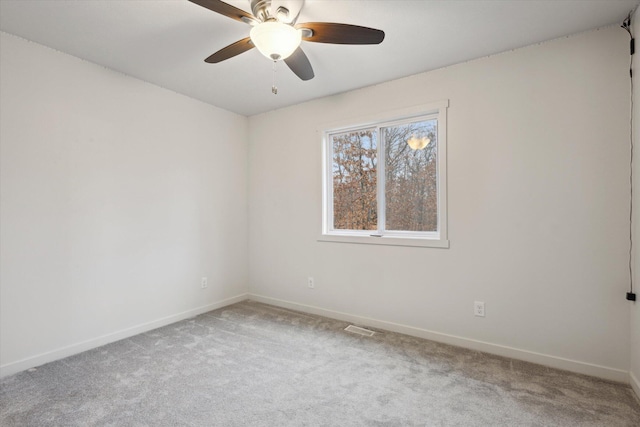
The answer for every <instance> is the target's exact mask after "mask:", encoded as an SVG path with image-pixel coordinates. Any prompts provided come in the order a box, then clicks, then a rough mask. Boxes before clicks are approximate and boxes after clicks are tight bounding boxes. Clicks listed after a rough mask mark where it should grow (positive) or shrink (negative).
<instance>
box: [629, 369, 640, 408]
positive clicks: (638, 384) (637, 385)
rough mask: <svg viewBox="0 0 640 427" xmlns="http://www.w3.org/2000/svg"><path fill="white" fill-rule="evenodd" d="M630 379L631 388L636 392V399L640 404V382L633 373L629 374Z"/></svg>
mask: <svg viewBox="0 0 640 427" xmlns="http://www.w3.org/2000/svg"><path fill="white" fill-rule="evenodd" d="M629 377H630V378H629V383H630V384H631V388H632V389H633V391H635V392H636V397H637V398H638V402H640V380H638V378H637V377H636V376H635V375H634V374H633V371H631V372H629Z"/></svg>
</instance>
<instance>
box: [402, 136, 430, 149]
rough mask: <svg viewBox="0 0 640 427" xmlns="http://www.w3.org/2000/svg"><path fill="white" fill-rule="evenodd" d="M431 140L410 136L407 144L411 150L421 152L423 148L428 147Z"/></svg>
mask: <svg viewBox="0 0 640 427" xmlns="http://www.w3.org/2000/svg"><path fill="white" fill-rule="evenodd" d="M430 142H431V140H430V139H429V138H416V137H415V136H412V137H411V138H409V139H408V140H407V144H409V147H411V149H412V150H422V149H423V148H424V147H426V146H427V145H429V143H430Z"/></svg>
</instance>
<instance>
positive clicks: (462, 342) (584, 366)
mask: <svg viewBox="0 0 640 427" xmlns="http://www.w3.org/2000/svg"><path fill="white" fill-rule="evenodd" d="M249 299H251V300H254V301H258V302H262V303H265V304H271V305H275V306H278V307H283V308H288V309H291V310H297V311H302V312H305V313H310V314H316V315H319V316H324V317H329V318H333V319H338V320H342V321H345V322H350V323H355V324H358V325H360V326H368V327H373V328H378V329H383V330H387V331H392V332H399V333H401V334H406V335H411V336H414V337H418V338H425V339H428V340H432V341H437V342H441V343H445V344H451V345H455V346H458V347H464V348H468V349H471V350H477V351H482V352H485V353H491V354H495V355H498V356H503V357H508V358H511V359H518V360H523V361H526V362H531V363H536V364H539V365H544V366H548V367H551V368H556V369H562V370H565V371H571V372H576V373H579V374H584V375H590V376H594V377H598V378H604V379H606V380H610V381H616V382H621V383H625V384H629V383H630V372H629V371H625V370H622V369H616V368H610V367H607V366H601V365H595V364H592V363H587V362H581V361H578V360H572V359H565V358H563V357H557V356H551V355H548V354H542V353H536V352H533V351H528V350H521V349H517V348H513V347H508V346H504V345H499V344H492V343H488V342H484V341H478V340H474V339H470V338H464V337H459V336H455V335H449V334H444V333H440V332H435V331H429V330H426V329H422V328H416V327H413V326H407V325H401V324H398V323H393V322H387V321H384V320H377V319H372V318H369V317H363V316H356V315H352V314H348V313H342V312H339V311H333V310H327V309H324V308H320V307H314V306H310V305H306V304H299V303H296V302H291V301H284V300H280V299H277V298H270V297H265V296H262V295H256V294H252V293H250V294H249ZM632 386H633V384H632ZM637 386H638V383H637V380H636V385H635V387H637ZM636 390H637V389H636Z"/></svg>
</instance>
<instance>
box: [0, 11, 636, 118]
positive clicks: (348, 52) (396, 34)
mask: <svg viewBox="0 0 640 427" xmlns="http://www.w3.org/2000/svg"><path fill="white" fill-rule="evenodd" d="M639 2H640V0H442V1H436V0H423V1H403V0H387V1H385V0H376V1H372V0H369V1H365V0H348V1H340V0H306V2H304V3H303V2H302V1H299V0H298V1H296V0H274V1H273V4H274V5H276V6H277V5H279V4H284V5H286V6H288V7H289V8H290V9H292V10H295V9H299V8H300V7H301V6H302V10H301V12H300V18H299V19H298V22H318V21H322V22H340V23H349V24H355V25H362V26H367V27H373V28H378V29H381V30H384V31H385V33H386V38H385V40H384V41H383V42H382V44H380V45H373V46H346V45H328V44H321V43H310V42H303V44H302V47H303V49H304V51H305V53H306V54H307V56H308V57H309V60H310V62H311V64H312V66H313V68H314V70H315V74H316V76H315V78H314V79H313V80H310V81H307V82H303V81H301V80H299V79H298V78H297V77H296V76H295V75H294V74H293V73H292V72H291V71H290V70H289V69H288V68H287V67H286V65H285V64H283V63H279V64H278V67H277V77H276V78H277V86H278V87H279V93H278V95H273V94H272V93H271V83H272V71H271V68H272V64H271V62H270V61H269V60H268V59H266V58H265V57H263V56H262V55H261V54H260V53H259V52H258V51H257V50H256V49H253V50H251V51H249V52H246V53H243V54H241V55H239V56H236V57H234V58H231V59H229V60H227V61H224V62H222V63H219V64H207V63H205V62H204V58H206V57H208V56H209V55H210V54H212V53H213V52H215V51H217V50H218V49H221V48H222V47H224V46H226V45H228V44H231V43H233V42H235V41H236V40H238V39H241V38H243V37H247V36H248V34H249V29H250V28H251V27H249V26H248V25H246V24H243V23H241V22H238V21H235V20H232V19H229V18H227V17H225V16H222V15H219V14H216V13H214V12H211V11H209V10H207V9H205V8H203V7H200V6H198V5H196V4H193V3H190V2H189V1H187V0H0V30H2V31H5V32H7V33H11V34H15V35H18V36H20V37H23V38H25V39H28V40H32V41H35V42H37V43H40V44H43V45H46V46H49V47H52V48H54V49H57V50H60V51H62V52H66V53H69V54H71V55H74V56H77V57H80V58H83V59H86V60H88V61H91V62H94V63H96V64H100V65H103V66H105V67H108V68H111V69H113V70H117V71H120V72H122V73H125V74H128V75H131V76H134V77H137V78H139V79H142V80H145V81H147V82H150V83H153V84H156V85H158V86H161V87H164V88H168V89H171V90H173V91H175V92H178V93H182V94H184V95H187V96H190V97H192V98H196V99H199V100H202V101H204V102H207V103H209V104H213V105H216V106H218V107H222V108H225V109H227V110H230V111H234V112H237V113H240V114H244V115H247V116H249V115H254V114H258V113H261V112H265V111H269V110H273V109H276V108H281V107H284V106H288V105H292V104H297V103H300V102H304V101H307V100H310V99H314V98H318V97H322V96H326V95H331V94H335V93H340V92H344V91H347V90H351V89H356V88H359V87H364V86H368V85H372V84H376V83H380V82H384V81H388V80H393V79H397V78H400V77H404V76H408V75H412V74H416V73H420V72H423V71H427V70H433V69H436V68H441V67H444V66H447V65H451V64H455V63H459V62H463V61H467V60H470V59H474V58H479V57H482V56H486V55H489V54H493V53H498V52H503V51H506V50H510V49H514V48H518V47H522V46H526V45H530V44H533V43H537V42H541V41H544V40H549V39H553V38H557V37H561V36H565V35H569V34H574V33H577V32H581V31H585V30H589V29H593V28H597V27H603V26H608V25H612V24H617V23H622V20H623V19H624V18H625V17H626V16H627V14H628V13H629V12H630V11H631V10H632V9H634V8H635V7H636V5H637V4H638V3H639ZM228 3H230V4H232V5H234V6H236V7H238V8H241V9H244V10H246V11H250V8H249V0H231V1H228ZM620 31H623V30H622V29H621V30H620ZM42 66H43V67H46V66H47V64H42Z"/></svg>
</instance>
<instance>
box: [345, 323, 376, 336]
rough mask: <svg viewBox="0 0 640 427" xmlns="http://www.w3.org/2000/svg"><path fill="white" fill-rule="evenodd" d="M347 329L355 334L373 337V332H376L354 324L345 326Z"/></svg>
mask: <svg viewBox="0 0 640 427" xmlns="http://www.w3.org/2000/svg"><path fill="white" fill-rule="evenodd" d="M344 330H345V331H347V332H352V333H354V334H358V335H364V336H365V337H371V336H373V334H375V332H373V331H370V330H368V329H365V328H360V327H358V326H354V325H349V326H347V327H346V328H344Z"/></svg>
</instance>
